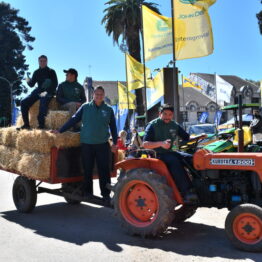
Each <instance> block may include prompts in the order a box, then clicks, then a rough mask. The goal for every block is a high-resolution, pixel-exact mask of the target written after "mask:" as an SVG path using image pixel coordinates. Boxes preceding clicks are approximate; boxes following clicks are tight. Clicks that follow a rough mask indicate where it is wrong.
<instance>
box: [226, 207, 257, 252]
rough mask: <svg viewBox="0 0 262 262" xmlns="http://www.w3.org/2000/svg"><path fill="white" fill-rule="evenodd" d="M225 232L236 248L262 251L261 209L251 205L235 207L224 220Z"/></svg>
mask: <svg viewBox="0 0 262 262" xmlns="http://www.w3.org/2000/svg"><path fill="white" fill-rule="evenodd" d="M225 230H226V233H227V236H228V238H229V239H230V241H231V242H232V244H233V245H234V246H235V247H236V248H238V249H241V250H244V251H249V252H260V251H262V208H261V207H259V206H256V205H253V204H243V205H239V206H237V207H235V208H234V209H232V211H231V212H230V213H229V214H228V216H227V218H226V222H225Z"/></svg>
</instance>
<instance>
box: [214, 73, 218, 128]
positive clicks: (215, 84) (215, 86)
mask: <svg viewBox="0 0 262 262" xmlns="http://www.w3.org/2000/svg"><path fill="white" fill-rule="evenodd" d="M214 77H215V82H214V83H215V90H216V114H217V110H218V104H217V78H216V72H215V73H214ZM216 122H217V121H216ZM217 126H218V123H216V127H217Z"/></svg>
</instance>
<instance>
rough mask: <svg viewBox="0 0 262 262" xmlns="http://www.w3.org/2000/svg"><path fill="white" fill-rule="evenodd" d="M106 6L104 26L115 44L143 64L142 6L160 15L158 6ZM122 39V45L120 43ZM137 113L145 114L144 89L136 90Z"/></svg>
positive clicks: (138, 0)
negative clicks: (141, 44) (141, 39)
mask: <svg viewBox="0 0 262 262" xmlns="http://www.w3.org/2000/svg"><path fill="white" fill-rule="evenodd" d="M105 5H108V6H109V7H108V8H106V9H105V10H104V13H105V15H104V17H103V19H102V24H105V29H106V33H107V34H108V35H109V36H110V35H111V34H112V37H113V43H114V44H117V45H118V46H119V47H120V49H121V50H122V51H126V50H125V49H127V50H128V52H129V54H130V55H131V56H133V57H134V58H135V59H136V60H137V61H139V62H141V47H140V36H141V34H140V33H141V29H142V21H141V9H140V6H141V5H145V6H147V7H148V8H150V9H151V10H153V11H155V12H157V13H160V12H159V10H158V8H157V4H155V3H150V2H146V1H144V0H110V1H108V2H107V3H105ZM120 38H121V40H122V41H121V43H120V41H119V40H120ZM136 97H137V113H138V115H142V114H143V113H144V106H143V92H142V89H141V88H140V89H137V90H136Z"/></svg>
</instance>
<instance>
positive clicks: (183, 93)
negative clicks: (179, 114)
mask: <svg viewBox="0 0 262 262" xmlns="http://www.w3.org/2000/svg"><path fill="white" fill-rule="evenodd" d="M181 78H182V95H183V111H184V109H185V92H184V76H183V74H182V75H181ZM185 111H186V110H185ZM183 123H184V118H183ZM185 127H186V126H185V123H184V128H185Z"/></svg>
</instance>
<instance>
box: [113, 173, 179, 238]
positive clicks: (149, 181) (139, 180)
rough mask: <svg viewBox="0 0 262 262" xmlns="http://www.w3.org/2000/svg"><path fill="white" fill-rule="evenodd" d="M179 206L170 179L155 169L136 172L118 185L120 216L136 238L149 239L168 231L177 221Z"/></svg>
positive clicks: (117, 199)
mask: <svg viewBox="0 0 262 262" xmlns="http://www.w3.org/2000/svg"><path fill="white" fill-rule="evenodd" d="M175 205H176V202H175V200H174V199H173V198H172V189H171V188H170V187H169V186H168V185H167V182H166V179H165V178H164V177H162V176H160V175H159V174H157V173H156V172H154V171H152V170H149V169H144V168H139V169H133V170H131V171H129V172H127V174H126V175H125V176H124V177H122V179H121V180H119V182H118V183H117V185H116V189H115V195H114V208H115V211H116V215H117V216H118V218H119V219H120V221H121V222H122V225H123V226H124V228H126V229H127V231H128V232H129V233H130V234H132V235H134V234H135V235H141V236H143V237H146V236H156V235H157V234H159V233H162V232H164V231H165V230H166V228H167V227H168V226H169V225H170V224H171V222H172V220H173V214H174V212H173V211H174V207H175Z"/></svg>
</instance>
